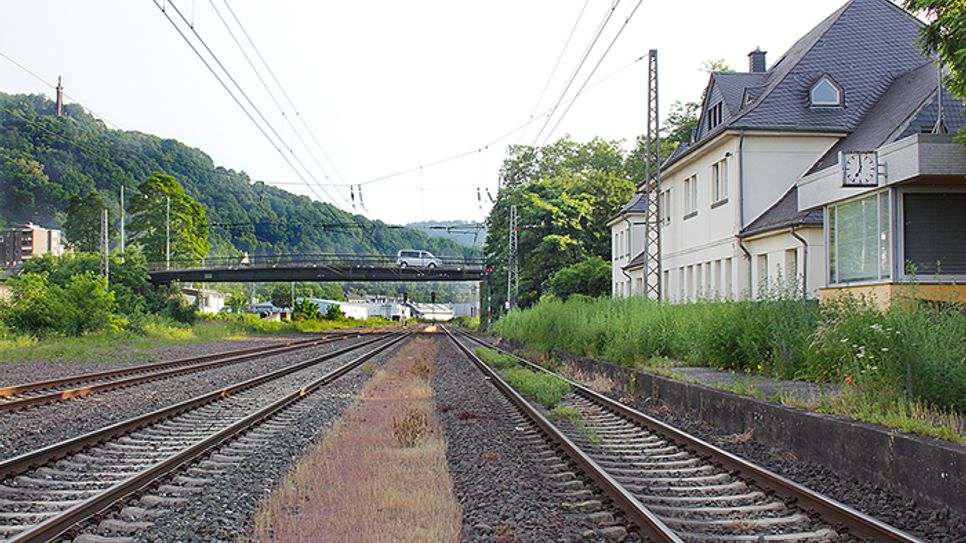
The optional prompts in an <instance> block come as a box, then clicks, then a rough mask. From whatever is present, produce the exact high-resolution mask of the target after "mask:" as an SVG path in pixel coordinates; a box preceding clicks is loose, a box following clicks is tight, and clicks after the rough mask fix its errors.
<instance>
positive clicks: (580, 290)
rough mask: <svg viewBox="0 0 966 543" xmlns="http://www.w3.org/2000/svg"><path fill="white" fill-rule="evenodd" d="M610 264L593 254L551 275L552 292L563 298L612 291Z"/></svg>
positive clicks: (599, 294) (595, 295) (596, 294)
mask: <svg viewBox="0 0 966 543" xmlns="http://www.w3.org/2000/svg"><path fill="white" fill-rule="evenodd" d="M610 276H611V271H610V264H609V263H607V262H605V261H604V259H603V258H601V257H599V256H592V257H590V258H588V259H586V260H583V261H581V262H578V263H576V264H574V265H572V266H567V267H566V268H563V269H562V270H559V271H557V272H556V273H554V274H553V275H551V276H550V292H552V293H553V295H554V296H556V297H558V298H560V299H561V300H566V299H567V298H569V297H571V296H573V295H575V294H578V295H582V296H589V297H591V298H596V297H598V296H603V295H605V294H608V293H609V292H610Z"/></svg>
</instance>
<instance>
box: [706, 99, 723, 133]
mask: <svg viewBox="0 0 966 543" xmlns="http://www.w3.org/2000/svg"><path fill="white" fill-rule="evenodd" d="M722 104H723V102H718V103H717V104H715V105H713V106H711V107H710V108H709V109H708V116H707V119H708V120H707V126H708V130H709V131H710V130H714V129H715V127H717V126H718V125H719V124H721V119H722V112H723V109H722Z"/></svg>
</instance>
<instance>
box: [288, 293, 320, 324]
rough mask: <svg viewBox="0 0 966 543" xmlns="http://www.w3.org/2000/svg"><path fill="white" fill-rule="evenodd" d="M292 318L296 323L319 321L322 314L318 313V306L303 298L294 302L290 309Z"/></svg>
mask: <svg viewBox="0 0 966 543" xmlns="http://www.w3.org/2000/svg"><path fill="white" fill-rule="evenodd" d="M292 318H293V319H295V320H297V321H307V320H318V319H321V318H322V314H321V313H319V304H317V303H315V302H311V301H309V300H307V299H305V298H303V299H301V300H296V301H295V305H294V306H293V307H292Z"/></svg>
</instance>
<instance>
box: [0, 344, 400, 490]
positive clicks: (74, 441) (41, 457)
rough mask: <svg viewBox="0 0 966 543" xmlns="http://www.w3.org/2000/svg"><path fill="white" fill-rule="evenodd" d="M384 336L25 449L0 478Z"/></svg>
mask: <svg viewBox="0 0 966 543" xmlns="http://www.w3.org/2000/svg"><path fill="white" fill-rule="evenodd" d="M381 339H382V338H381V337H380V338H376V339H371V340H368V341H365V342H362V343H356V344H354V345H349V346H348V347H345V348H342V349H339V350H337V351H333V352H331V353H326V354H324V355H321V356H319V357H317V358H313V359H310V360H307V361H304V362H300V363H298V364H293V365H291V366H288V367H285V368H281V369H278V370H275V371H273V372H270V373H266V374H265V375H261V376H258V377H254V378H252V379H248V380H246V381H242V382H241V383H236V384H234V385H231V386H228V387H224V388H220V389H218V390H215V391H212V392H208V393H206V394H202V395H200V396H196V397H194V398H191V399H189V400H185V401H183V402H180V403H177V404H174V405H170V406H168V407H163V408H161V409H158V410H156V411H152V412H150V413H146V414H144V415H140V416H137V417H134V418H132V419H128V420H126V421H122V422H118V423H115V424H112V425H110V426H106V427H104V428H101V429H99V430H94V431H92V432H89V433H86V434H83V435H80V436H77V437H74V438H71V439H68V440H65V441H62V442H60V443H55V444H53V445H48V446H46V447H43V448H41V449H37V450H34V451H31V452H28V453H24V454H22V455H20V456H15V457H13V458H10V459H7V460H4V461H2V462H0V480H3V479H6V478H8V477H12V476H15V475H19V474H21V473H23V472H24V471H27V470H29V469H30V468H32V467H35V466H39V465H42V464H44V463H46V462H49V461H51V460H55V459H59V458H61V457H63V456H66V455H68V454H71V453H74V452H77V451H79V450H82V449H84V448H87V447H90V446H92V445H97V444H98V443H102V442H104V441H107V440H109V439H112V438H114V437H117V436H120V435H123V434H125V433H128V432H130V431H133V430H137V429H138V428H142V427H144V426H147V425H149V424H152V423H154V422H157V421H160V420H164V419H167V418H170V417H173V416H175V415H180V414H181V413H184V412H186V411H189V410H191V409H195V408H197V407H200V406H202V405H205V404H208V403H211V402H213V401H215V400H218V399H219V398H224V397H227V396H229V395H231V394H234V393H235V392H239V391H242V390H245V389H248V388H251V387H254V386H257V385H260V384H262V383H265V382H268V381H271V380H274V379H277V378H279V377H283V376H285V375H288V374H290V373H294V372H296V371H299V370H302V369H304V368H307V367H309V366H313V365H315V364H318V363H320V362H324V361H326V360H329V359H332V358H335V357H337V356H342V355H344V354H346V353H349V352H352V351H354V350H356V349H360V348H363V347H367V346H369V345H372V344H373V343H376V342H377V341H380V340H381Z"/></svg>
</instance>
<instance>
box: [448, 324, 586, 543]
mask: <svg viewBox="0 0 966 543" xmlns="http://www.w3.org/2000/svg"><path fill="white" fill-rule="evenodd" d="M433 389H434V391H435V395H436V411H437V415H438V417H439V420H440V424H441V426H442V429H443V433H444V434H445V436H446V441H447V448H446V459H447V461H448V463H449V469H450V476H451V477H452V479H453V486H454V490H455V492H456V498H457V499H458V500H459V502H460V503H461V504H462V506H463V529H462V534H461V537H462V540H463V541H507V542H513V541H520V542H526V541H584V540H585V539H583V538H581V536H580V534H581V533H582V532H584V531H585V530H587V529H588V528H590V526H578V525H575V523H574V521H573V520H572V517H571V518H568V516H567V512H566V511H564V510H563V508H562V507H560V506H559V505H557V504H556V503H555V501H554V500H552V499H548V496H551V495H552V493H553V492H554V488H552V487H551V486H550V484H549V481H547V480H546V479H545V478H543V477H541V476H540V475H539V474H538V471H539V468H538V466H536V465H535V464H534V460H533V459H531V457H530V455H529V451H530V448H529V446H527V445H526V444H524V443H521V442H520V440H519V438H518V436H519V435H520V433H519V432H517V431H516V430H515V429H514V426H513V424H512V423H511V422H510V421H509V420H508V417H507V410H508V407H507V404H506V403H505V400H503V397H502V395H501V394H500V393H499V392H498V391H497V390H496V388H494V387H493V386H492V385H491V384H490V383H489V382H487V381H485V380H484V379H483V374H482V373H480V371H479V370H478V369H477V368H476V367H475V366H473V365H472V364H471V363H470V362H469V361H468V360H467V359H466V356H465V355H464V354H463V353H462V352H460V351H459V350H457V348H456V347H455V346H454V345H453V343H452V342H451V341H450V340H449V339H446V338H443V337H441V338H440V349H439V355H438V356H437V358H436V365H435V370H434V371H433Z"/></svg>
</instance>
